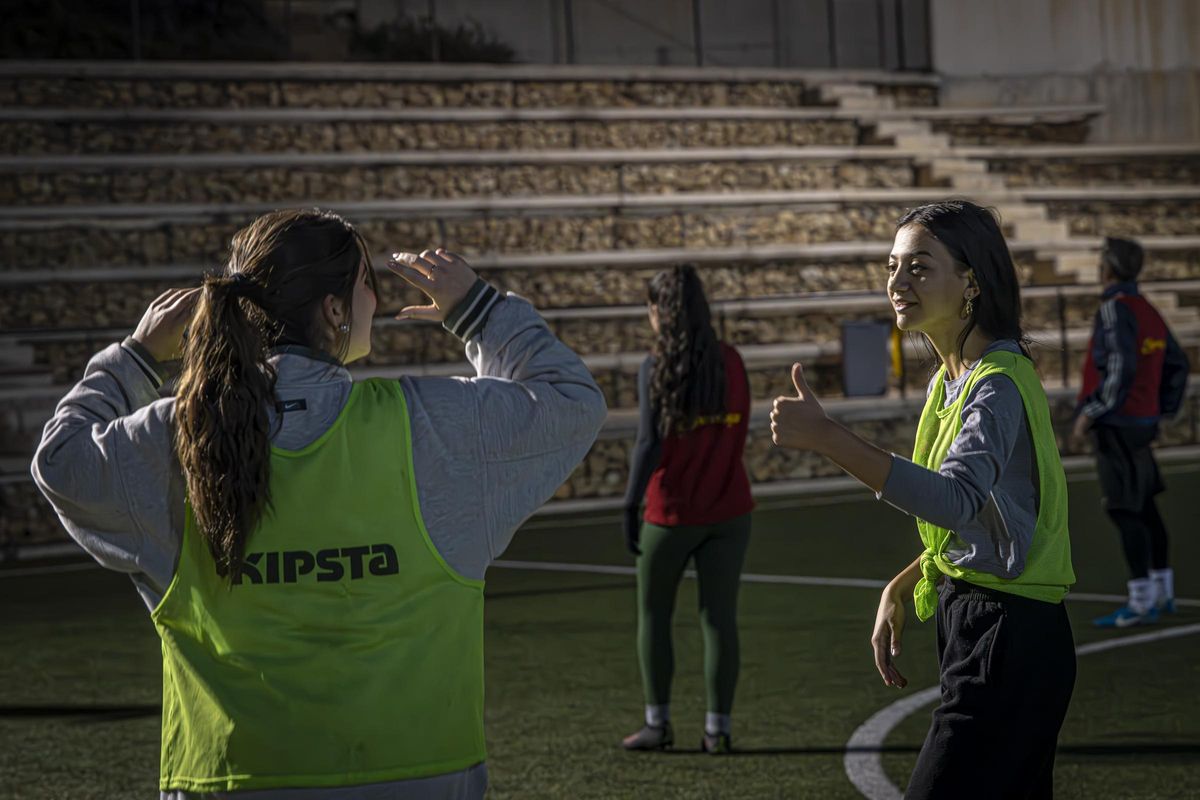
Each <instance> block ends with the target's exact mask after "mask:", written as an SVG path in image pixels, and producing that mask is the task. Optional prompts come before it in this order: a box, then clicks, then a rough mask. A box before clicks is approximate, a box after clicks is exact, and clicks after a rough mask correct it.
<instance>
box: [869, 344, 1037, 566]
mask: <svg viewBox="0 0 1200 800" xmlns="http://www.w3.org/2000/svg"><path fill="white" fill-rule="evenodd" d="M993 350H1006V351H1008V352H1014V353H1020V352H1021V348H1020V346H1019V345H1018V344H1017V343H1016V342H1015V341H1012V340H1008V339H1005V340H1000V341H997V342H994V343H993V344H992V345H990V346H989V347H988V348H987V349H986V350H985V351H984V354H985V355H986V354H987V353H990V352H992V351H993ZM973 369H974V367H972V368H971V369H969V370H967V371H966V372H965V373H964V374H962V375H960V376H959V377H958V378H957V379H955V380H952V381H951V380H946V399H945V405H944V406H943V407H946V406H950V405H952V404H954V403H955V402H956V401H957V399H958V396H959V393H960V392H961V391H962V388H963V386H965V385H966V382H967V380H968V379H969V377H970V374H971V371H972V370H973ZM933 389H934V383H933V382H932V381H930V384H929V390H928V391H929V392H932V391H933ZM926 396H928V393H927V395H926ZM961 419H962V429H961V430H960V431H959V433H958V436H957V437H955V439H954V441H953V442H952V443H951V445H950V450H949V452H947V453H946V458H945V460H943V461H942V465H941V467H940V468H939V469H938V470H937V471H936V472H934V471H933V470H930V469H926V468H925V467H922V466H919V465H917V464H914V463H913V462H912V461H911V460H909V459H907V458H904V457H903V456H899V455H896V454H893V455H892V468H891V471H890V472H889V473H888V478H887V481H886V482H885V484H884V487H883V491H882V492H880V493H879V496H880V497H881V498H882V499H884V500H886V501H887V502H888V503H890V504H892V505H893V506H895V507H896V508H898V509H900V510H901V511H904V512H905V513H907V514H911V515H912V516H914V517H919V518H920V519H923V520H925V521H926V522H931V523H933V524H934V525H937V526H939V527H942V528H946V529H948V530H951V531H953V534H954V535H953V536H952V538H951V540H950V544H949V546H948V547H947V550H946V556H947V558H949V560H950V561H951V562H952V563H954V564H956V565H958V566H962V567H969V568H970V569H975V570H979V571H981V572H987V573H989V574H992V575H996V576H998V577H1001V578H1006V579H1012V578H1015V577H1017V576H1018V575H1020V574H1021V573H1022V572H1023V571H1024V569H1025V557H1026V555H1027V554H1028V552H1029V546H1030V544H1031V543H1032V542H1033V533H1034V529H1035V528H1036V527H1037V517H1038V503H1039V496H1040V481H1039V477H1038V472H1037V460H1036V458H1035V453H1034V451H1033V437H1032V435H1031V433H1030V431H1029V421H1028V418H1027V416H1026V414H1025V404H1024V402H1023V401H1022V399H1021V393H1020V391H1019V390H1018V389H1017V385H1016V384H1015V383H1013V382H1012V380H1011V379H1010V378H1008V377H1006V376H1004V375H992V376H989V377H987V378H984V379H983V380H981V381H979V382H978V383H976V384H975V386H974V388H973V389H972V390H971V394H970V395H968V397H967V399H966V401H965V402H964V404H963V408H962V416H961Z"/></svg>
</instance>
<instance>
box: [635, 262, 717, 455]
mask: <svg viewBox="0 0 1200 800" xmlns="http://www.w3.org/2000/svg"><path fill="white" fill-rule="evenodd" d="M647 299H648V300H649V302H650V304H651V305H652V306H653V307H654V308H655V309H656V310H657V312H658V336H656V337H655V339H654V347H653V351H652V352H653V354H654V374H653V375H652V376H651V379H650V396H651V398H652V401H653V403H654V408H655V410H656V411H657V413H658V428H659V433H660V434H661V435H662V436H664V437H666V436H670V435H671V434H672V433H684V432H686V431H688V430H690V429H691V428H692V426H693V425H694V423H695V421H696V418H697V417H699V416H703V415H705V414H716V413H718V412H721V411H723V410H724V408H725V359H724V356H723V355H722V353H721V346H720V343H719V342H718V341H717V334H716V332H715V331H714V330H713V326H712V314H711V313H710V312H709V310H708V300H707V299H706V298H705V296H704V286H703V285H702V284H701V283H700V276H699V275H697V274H696V268H695V267H694V266H692V265H691V264H683V265H681V266H677V267H673V268H671V269H668V270H663V271H662V272H660V273H658V274H657V275H655V276H654V277H653V278H651V279H650V284H649V286H648V288H647Z"/></svg>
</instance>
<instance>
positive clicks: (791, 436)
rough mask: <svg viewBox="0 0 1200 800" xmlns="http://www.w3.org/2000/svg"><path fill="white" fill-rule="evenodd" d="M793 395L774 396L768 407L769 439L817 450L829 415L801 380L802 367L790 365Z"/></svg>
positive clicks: (802, 376)
mask: <svg viewBox="0 0 1200 800" xmlns="http://www.w3.org/2000/svg"><path fill="white" fill-rule="evenodd" d="M792 383H793V384H794V385H795V387H796V396H795V397H776V398H775V407H774V408H773V409H772V410H771V439H772V440H773V441H774V442H775V444H777V445H779V446H780V447H790V448H792V449H795V450H819V449H820V447H819V444H820V442H821V441H822V439H823V437H824V435H825V432H826V430H827V428H828V425H829V424H830V419H829V417H828V416H826V415H825V409H823V408H821V403H820V401H818V400H817V396H816V394H814V393H813V390H812V389H810V388H809V386H808V382H807V381H805V380H804V367H802V366H801V365H800V364H793V365H792Z"/></svg>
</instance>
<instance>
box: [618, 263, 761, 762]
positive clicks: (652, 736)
mask: <svg viewBox="0 0 1200 800" xmlns="http://www.w3.org/2000/svg"><path fill="white" fill-rule="evenodd" d="M649 312H650V326H651V327H652V328H653V329H654V333H655V340H654V347H653V351H652V353H651V355H650V356H648V357H647V358H646V360H645V362H643V364H642V367H641V370H640V371H639V372H638V405H639V409H640V412H641V419H640V422H639V425H638V437H637V443H636V444H635V445H634V452H633V457H632V463H631V465H630V475H629V486H628V488H627V490H626V493H625V539H626V542H627V544H628V546H629V549H630V551H631V552H632V553H633V554H634V555H636V556H637V557H638V558H637V567H638V657H639V660H640V662H641V668H642V684H643V688H644V690H645V698H646V724H645V726H644V727H643V728H642V729H641V730H639V731H638V732H637V733H634V734H632V735H630V736H627V737H625V740H624V742H623V744H624V746H625V748H626V749H628V750H660V749H663V748H666V747H670V746H671V745H672V744H673V742H674V735H673V733H672V731H671V723H670V718H671V716H670V697H671V677H672V674H673V672H674V669H675V664H674V654H673V652H672V649H671V616H672V613H673V612H674V610H675V595H676V592H677V590H678V588H679V581H680V579H681V578H682V577H683V572H684V569H685V567H686V566H687V563H688V561H689V560H694V561H695V567H696V572H697V573H698V576H699V579H700V623H701V627H702V629H703V631H704V677H705V683H706V684H707V687H708V713H707V715H706V716H705V720H704V737H703V739H702V740H701V747H702V748H703V749H704V750H705V751H706V752H709V753H723V752H728V751H729V749H730V738H729V734H730V711H731V710H732V708H733V694H734V689H735V688H736V686H737V677H738V658H739V656H738V631H737V592H738V583H739V580H740V577H741V571H742V562H743V560H744V559H745V555H746V545H747V543H748V542H749V540H750V511H751V509H752V508H753V507H754V501H753V500H752V499H751V497H750V481H749V479H748V478H747V477H746V467H745V465H744V464H743V463H742V451H743V450H744V449H745V445H746V430H747V427H748V424H749V417H750V387H749V384H748V383H747V380H746V368H745V365H743V364H742V359H741V356H739V355H738V353H737V351H736V350H734V349H733V348H732V347H730V346H729V345H727V344H724V343H722V342H719V341H717V336H716V333H715V332H714V331H713V327H712V321H711V317H710V314H709V310H708V301H707V300H706V299H705V297H704V287H703V286H702V285H701V283H700V278H699V276H698V275H697V274H696V270H695V268H694V267H692V266H691V265H684V266H680V267H675V268H673V269H670V270H666V271H664V272H660V273H659V274H658V275H655V276H654V278H653V279H652V280H651V281H650V286H649ZM643 497H644V499H645V502H646V511H645V514H644V517H643V520H644V521H642V522H641V524H640V525H639V519H638V508H639V506H640V504H641V502H642V500H643Z"/></svg>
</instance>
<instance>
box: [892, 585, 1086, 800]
mask: <svg viewBox="0 0 1200 800" xmlns="http://www.w3.org/2000/svg"><path fill="white" fill-rule="evenodd" d="M937 639H938V663H939V665H940V666H941V686H942V701H941V703H940V704H939V705H938V707H937V708H936V709H935V710H934V712H933V724H932V725H930V727H929V734H928V735H927V736H926V737H925V744H924V746H923V747H922V748H921V754H920V756H918V757H917V766H916V768H915V769H914V770H913V774H912V777H911V778H910V779H909V783H908V790H907V791H906V792H905V794H904V796H905V798H907V799H908V800H931V799H932V798H963V797H970V798H972V800H983V798H994V799H995V800H1012V798H1038V799H1039V800H1040V799H1041V798H1049V797H1052V796H1053V793H1054V750H1055V747H1056V746H1057V744H1058V732H1059V729H1060V728H1062V723H1063V719H1064V718H1065V717H1066V715H1067V706H1068V705H1070V702H1071V692H1072V691H1073V690H1074V688H1075V642H1074V638H1073V637H1072V635H1071V624H1070V622H1069V621H1068V620H1067V611H1066V608H1065V607H1064V606H1063V605H1062V604H1061V603H1060V604H1052V603H1044V602H1041V601H1040V600H1030V599H1027V598H1024V597H1018V596H1016V595H1011V594H1008V593H1005V592H998V591H993V590H989V589H984V588H982V587H979V586H975V585H973V584H970V583H967V582H965V581H955V580H951V579H949V578H944V579H943V580H942V583H941V586H940V587H939V588H938V609H937Z"/></svg>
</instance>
